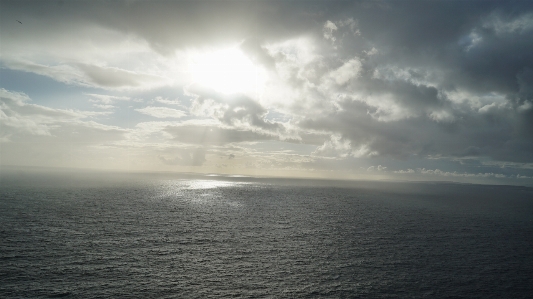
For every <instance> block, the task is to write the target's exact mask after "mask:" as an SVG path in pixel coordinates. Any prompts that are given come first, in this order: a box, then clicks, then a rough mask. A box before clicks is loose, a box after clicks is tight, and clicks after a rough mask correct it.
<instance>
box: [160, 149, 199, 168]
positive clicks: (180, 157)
mask: <svg viewBox="0 0 533 299" xmlns="http://www.w3.org/2000/svg"><path fill="white" fill-rule="evenodd" d="M205 153H206V152H205V150H204V149H201V148H196V149H181V150H179V153H178V154H177V155H176V156H174V157H173V158H165V157H164V156H159V160H160V161H161V162H162V163H163V164H166V165H180V166H202V165H203V164H204V162H205V161H206V159H205Z"/></svg>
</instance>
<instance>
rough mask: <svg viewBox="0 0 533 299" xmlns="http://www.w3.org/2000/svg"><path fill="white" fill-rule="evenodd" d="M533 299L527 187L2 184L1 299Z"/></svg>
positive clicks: (35, 180) (184, 181) (246, 181)
mask: <svg viewBox="0 0 533 299" xmlns="http://www.w3.org/2000/svg"><path fill="white" fill-rule="evenodd" d="M532 296H533V189H532V188H526V187H516V186H486V185H467V184H456V183H422V182H421V183H401V182H328V181H304V180H269V179H253V178H232V177H206V176H194V175H190V176H170V175H129V176H128V175H123V176H121V175H113V174H106V175H103V176H100V175H88V176H85V177H83V176H76V175H68V174H67V175H65V174H61V175H45V174H42V173H41V174H35V175H29V174H27V173H19V174H18V175H17V174H15V175H4V176H3V177H2V179H1V180H0V298H532Z"/></svg>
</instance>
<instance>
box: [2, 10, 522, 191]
mask: <svg viewBox="0 0 533 299" xmlns="http://www.w3.org/2000/svg"><path fill="white" fill-rule="evenodd" d="M2 166H3V167H4V168H5V167H7V166H31V167H66V168H84V169H99V170H118V171H165V172H166V171H171V172H198V173H218V174H227V175H248V176H278V177H279V176H281V177H316V178H328V179H365V180H367V179H380V180H415V181H419V180H435V181H440V180H444V181H457V182H465V183H488V184H518V185H533V1H436V0H435V1H370V0H367V1H295V0H293V1H268V0H263V1H261V0H255V1H254V0H250V1H223V0H220V1H215V0H212V1H142V0H124V1H118V0H117V1H4V0H0V169H1V167H2Z"/></svg>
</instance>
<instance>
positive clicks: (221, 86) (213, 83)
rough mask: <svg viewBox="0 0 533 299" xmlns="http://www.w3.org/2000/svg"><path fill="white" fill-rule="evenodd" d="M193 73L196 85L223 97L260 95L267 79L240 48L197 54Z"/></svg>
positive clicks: (192, 59)
mask: <svg viewBox="0 0 533 299" xmlns="http://www.w3.org/2000/svg"><path fill="white" fill-rule="evenodd" d="M189 70H190V72H191V75H192V80H193V82H194V84H199V85H201V86H203V87H207V88H210V89H213V90H215V91H217V92H220V93H223V94H235V93H244V94H251V93H259V92H260V91H261V88H262V87H263V85H264V82H265V80H266V72H265V71H264V69H263V68H262V67H260V66H257V65H255V64H254V63H253V62H252V61H251V60H250V59H249V58H248V57H247V56H246V55H245V54H244V53H243V52H242V51H241V50H240V49H239V48H238V47H233V48H226V49H219V50H214V51H205V52H196V53H193V54H192V55H191V56H190V59H189Z"/></svg>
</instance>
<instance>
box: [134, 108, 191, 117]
mask: <svg viewBox="0 0 533 299" xmlns="http://www.w3.org/2000/svg"><path fill="white" fill-rule="evenodd" d="M135 111H138V112H140V113H142V114H146V115H150V116H153V117H157V118H181V117H183V116H185V115H187V114H186V113H185V112H184V111H181V110H177V109H172V108H167V107H154V106H148V107H144V108H139V109H135Z"/></svg>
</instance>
